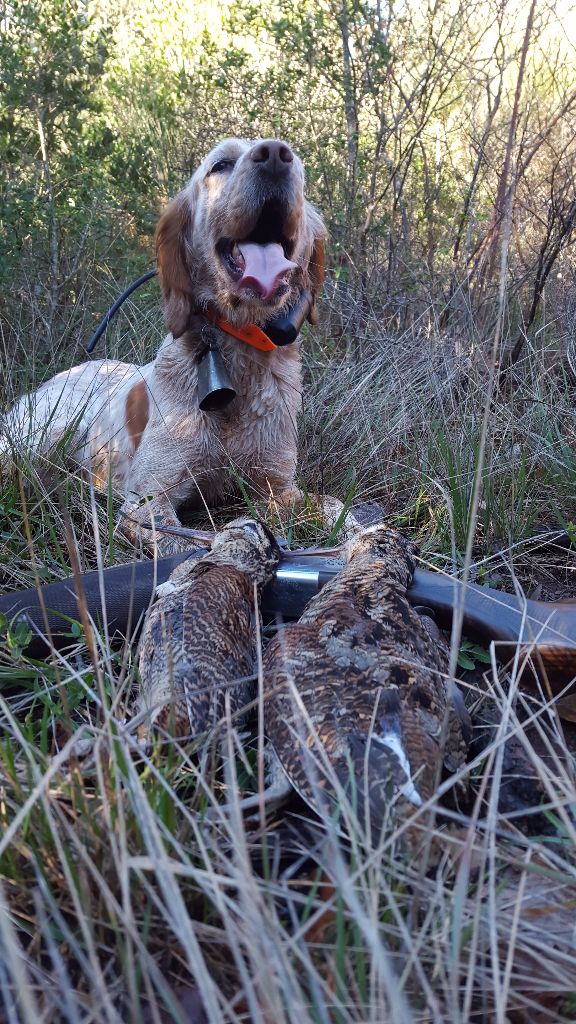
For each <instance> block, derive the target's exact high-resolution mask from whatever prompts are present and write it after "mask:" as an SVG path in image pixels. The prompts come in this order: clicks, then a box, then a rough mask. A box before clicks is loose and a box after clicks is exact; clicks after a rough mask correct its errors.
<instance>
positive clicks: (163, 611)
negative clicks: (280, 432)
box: [139, 518, 280, 739]
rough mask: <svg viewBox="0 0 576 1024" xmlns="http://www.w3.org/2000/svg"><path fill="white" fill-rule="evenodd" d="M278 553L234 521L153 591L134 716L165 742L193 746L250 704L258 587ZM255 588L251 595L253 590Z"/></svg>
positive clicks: (259, 527) (253, 526)
mask: <svg viewBox="0 0 576 1024" xmlns="http://www.w3.org/2000/svg"><path fill="white" fill-rule="evenodd" d="M279 559H280V550H279V548H278V545H277V543H276V540H275V538H274V536H273V534H272V533H271V532H270V530H269V529H268V528H267V527H266V526H264V524H263V523H261V522H256V521H255V520H253V519H245V518H241V519H235V520H234V521H233V522H231V523H229V524H228V525H227V526H226V527H225V528H224V529H223V530H222V531H221V532H220V533H217V534H216V536H215V537H214V541H213V544H212V548H211V550H210V551H209V553H208V554H206V555H204V556H203V557H202V558H200V559H198V560H196V559H188V560H187V561H185V562H182V563H181V565H179V566H178V567H177V568H176V569H175V570H174V572H173V573H172V575H171V576H170V579H169V580H168V581H167V582H166V583H163V584H162V585H161V586H160V587H158V589H157V592H156V593H157V598H158V599H157V601H156V603H155V605H154V606H153V608H152V610H151V612H150V614H149V616H148V620H147V622H146V625H145V628H144V635H143V639H142V646H141V651H140V679H141V693H140V700H139V711H140V712H141V713H142V712H144V713H147V714H146V720H145V722H144V724H143V726H142V727H141V730H140V738H141V739H144V738H145V737H146V736H147V735H148V733H149V731H150V728H151V726H152V725H154V726H156V727H158V728H161V729H163V730H165V731H166V732H167V733H169V735H171V736H176V737H180V738H194V737H196V736H199V735H201V734H202V733H205V732H206V731H208V730H210V729H211V728H212V727H213V726H214V725H216V723H217V722H218V721H219V720H220V719H221V718H222V717H223V715H224V713H225V710H226V694H229V701H230V712H231V714H235V713H236V712H239V711H240V710H241V709H242V708H243V707H245V706H246V704H247V703H248V702H249V700H250V699H251V697H252V694H253V688H254V686H253V679H254V664H255V656H256V649H255V643H256V639H255V634H256V630H255V623H256V617H257V616H258V615H259V614H260V611H259V600H260V594H261V591H262V587H263V586H264V584H265V583H267V582H268V581H269V580H270V579H271V578H272V576H273V575H274V572H275V570H276V566H277V565H278V561H279ZM255 585H256V590H255Z"/></svg>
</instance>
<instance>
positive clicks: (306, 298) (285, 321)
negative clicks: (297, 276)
mask: <svg viewBox="0 0 576 1024" xmlns="http://www.w3.org/2000/svg"><path fill="white" fill-rule="evenodd" d="M311 308H312V294H311V292H309V291H307V290H306V289H304V288H302V290H301V292H300V295H299V296H298V299H297V300H296V302H295V303H294V305H293V306H291V308H290V309H289V310H288V311H287V312H286V313H281V314H280V315H279V316H277V317H275V318H274V320H269V321H268V323H266V324H264V326H263V328H262V330H263V331H264V334H266V335H267V336H268V337H269V338H270V341H273V342H274V344H275V345H278V346H279V347H281V346H282V345H291V344H292V342H293V341H296V338H297V337H298V335H299V333H300V328H301V327H302V324H303V323H304V321H305V319H306V317H307V316H308V314H309V312H310V310H311Z"/></svg>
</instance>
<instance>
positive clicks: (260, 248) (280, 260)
mask: <svg viewBox="0 0 576 1024" xmlns="http://www.w3.org/2000/svg"><path fill="white" fill-rule="evenodd" d="M238 248H239V249H240V252H241V253H242V256H243V258H244V263H245V267H244V273H243V275H242V277H241V278H240V281H239V282H238V287H239V288H250V290H251V291H254V292H256V293H257V294H258V295H259V296H260V298H261V299H270V298H271V297H272V295H274V292H275V291H276V289H277V287H278V285H279V284H280V282H281V281H282V278H284V277H285V276H286V274H287V273H289V271H290V270H292V269H293V267H295V266H296V264H295V263H292V260H287V259H286V257H285V255H284V251H283V249H282V246H281V245H280V244H279V243H278V242H269V243H268V244H267V245H258V244H257V243H256V242H241V243H240V242H239V243H238Z"/></svg>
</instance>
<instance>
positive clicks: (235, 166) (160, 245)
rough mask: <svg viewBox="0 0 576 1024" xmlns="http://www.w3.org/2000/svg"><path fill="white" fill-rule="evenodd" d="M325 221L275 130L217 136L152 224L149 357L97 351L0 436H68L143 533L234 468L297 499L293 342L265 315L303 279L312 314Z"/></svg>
mask: <svg viewBox="0 0 576 1024" xmlns="http://www.w3.org/2000/svg"><path fill="white" fill-rule="evenodd" d="M325 235H326V231H325V226H324V223H323V220H322V218H321V216H320V215H319V214H318V213H317V212H316V210H315V209H314V208H313V206H312V205H311V204H310V202H308V200H307V199H306V198H305V194H304V168H303V165H302V162H301V161H300V159H299V158H298V157H297V156H296V154H295V153H294V152H293V150H292V149H291V148H290V146H289V145H288V144H287V143H286V142H283V141H281V140H278V139H264V140H259V141H256V142H248V141H245V140H242V139H234V138H230V139H225V140H224V141H222V142H220V143H219V144H218V145H217V146H216V147H215V148H214V149H212V151H211V152H210V153H209V154H208V155H207V156H206V158H205V159H204V160H203V161H202V163H201V164H200V166H199V167H198V169H197V170H196V172H195V173H194V175H193V176H192V178H191V179H190V181H189V182H188V184H187V185H186V186H185V187H184V189H183V190H182V191H181V192H180V193H179V195H177V196H176V198H175V199H174V200H173V201H172V202H171V203H170V204H169V206H168V207H167V209H166V210H165V211H164V213H163V214H162V216H161V217H160V220H159V223H158V226H157V230H156V250H157V259H158V269H159V274H160V281H161V286H162V292H163V296H164V309H165V319H166V325H167V328H168V330H169V332H170V333H169V334H168V335H167V337H166V338H165V339H164V341H163V343H162V345H161V346H160V348H159V350H158V353H157V355H156V358H155V359H154V361H153V362H151V363H149V364H148V365H146V366H143V367H138V366H134V365H131V364H128V363H123V362H115V361H111V360H95V361H91V362H87V363H83V364H81V365H80V366H76V367H74V368H72V369H70V370H66V371H64V372H63V373H59V374H58V375H57V376H55V377H53V378H52V379H51V380H49V381H47V382H46V383H44V384H43V385H42V386H41V387H40V388H39V389H38V391H36V392H35V393H34V394H33V395H27V396H24V397H23V398H22V399H20V401H19V402H17V403H16V405H15V406H14V407H13V408H12V409H11V410H10V412H9V413H8V415H7V417H6V419H5V425H4V433H5V439H4V449H5V450H6V446H7V445H9V447H10V450H11V452H12V457H14V453H15V454H16V456H17V454H18V451H19V450H22V448H25V449H27V450H29V451H30V450H31V451H32V452H34V453H36V454H38V455H43V456H49V454H50V451H51V450H53V449H54V446H55V445H56V444H57V443H58V441H61V440H62V439H63V438H65V439H66V444H67V445H68V443H69V440H70V439H72V443H71V445H70V447H71V452H70V458H71V461H72V462H73V464H74V465H75V466H76V467H79V468H80V469H81V470H83V471H85V472H87V473H88V474H89V475H90V476H91V479H92V481H93V482H94V485H95V486H96V487H97V488H99V489H107V488H108V487H109V486H110V484H111V485H112V488H113V490H114V491H116V492H119V493H120V494H121V495H122V497H123V506H122V512H123V516H124V528H125V532H127V533H128V536H129V537H130V539H131V540H133V541H134V543H144V544H145V546H146V547H148V548H150V547H152V546H153V544H152V541H151V540H150V531H148V530H141V527H142V526H143V524H150V523H151V522H152V521H154V522H156V523H162V524H163V525H167V526H178V525H180V519H179V512H180V511H181V510H182V508H183V507H191V508H195V507H196V508H199V507H202V506H204V507H206V508H212V507H214V506H217V505H220V504H222V503H223V502H224V501H225V500H226V499H228V498H229V497H231V496H232V495H233V494H234V492H235V491H236V489H237V486H238V480H239V479H240V480H242V481H244V482H245V484H246V486H247V487H248V489H249V490H250V491H251V492H252V493H253V494H255V495H258V496H262V497H267V498H271V497H273V498H274V499H275V500H276V501H278V502H279V503H280V504H281V505H286V504H289V503H291V502H292V501H298V499H299V497H300V494H299V491H298V488H297V486H296V482H295V474H296V449H297V437H296V420H297V416H298V413H299V411H300V407H301V395H302V381H301V366H300V357H299V348H298V343H293V344H288V345H286V346H283V347H274V345H273V344H272V343H271V342H270V341H269V339H268V338H267V336H266V335H265V332H264V331H263V330H262V329H263V328H265V326H266V324H267V323H268V322H269V321H271V320H273V319H274V317H276V316H278V315H279V314H281V313H283V312H286V311H288V310H290V309H291V308H292V307H293V306H294V304H295V303H297V301H298V298H299V296H300V295H301V292H302V289H306V290H307V291H308V292H309V293H310V294H311V300H312V301H311V306H310V309H309V312H308V320H309V321H310V322H312V323H315V322H316V309H315V300H316V296H317V295H318V292H319V291H320V288H321V286H322V281H323V278H324V244H325ZM266 342H268V345H266ZM255 345H256V346H257V347H255ZM208 350H212V351H217V352H218V353H219V359H220V360H221V364H222V365H223V366H224V367H225V371H226V373H227V376H228V378H229V380H230V383H231V388H232V390H233V391H235V392H236V397H235V398H233V400H232V401H231V402H230V404H229V405H228V406H226V407H225V408H222V409H219V410H216V411H213V412H207V411H202V410H201V409H200V408H199V398H198V367H199V364H200V362H201V360H202V358H203V357H204V356H205V354H206V352H207V351H208ZM179 546H181V542H180V541H177V540H174V538H170V537H167V536H163V537H161V538H160V539H159V540H158V541H157V543H156V544H155V547H156V550H157V551H159V552H161V553H162V554H168V553H171V552H172V551H173V550H175V549H177V548H178V547H179Z"/></svg>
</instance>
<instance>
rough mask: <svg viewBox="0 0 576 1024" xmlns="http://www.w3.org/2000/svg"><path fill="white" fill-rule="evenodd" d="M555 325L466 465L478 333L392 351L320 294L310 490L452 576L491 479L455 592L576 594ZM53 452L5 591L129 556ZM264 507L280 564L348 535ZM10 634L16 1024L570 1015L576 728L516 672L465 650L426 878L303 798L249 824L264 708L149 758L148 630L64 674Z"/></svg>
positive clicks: (379, 1022) (310, 377)
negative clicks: (139, 695) (463, 586)
mask: <svg viewBox="0 0 576 1024" xmlns="http://www.w3.org/2000/svg"><path fill="white" fill-rule="evenodd" d="M560 328H561V325H560V327H559V326H558V325H557V324H555V325H551V326H550V328H549V330H548V331H544V330H543V331H541V332H540V334H539V336H538V344H533V345H531V346H530V345H527V346H526V350H525V355H524V358H523V360H522V362H521V363H520V364H519V365H518V366H517V367H516V368H515V369H514V374H513V377H512V379H511V380H509V381H508V383H507V386H506V387H505V388H502V389H500V390H497V391H496V392H495V393H494V395H493V399H492V403H491V408H490V410H489V412H490V415H489V427H488V432H487V436H486V438H485V447H484V456H483V458H482V462H481V465H479V453H480V451H481V444H480V442H481V432H482V418H483V413H484V405H485V400H486V394H487V385H488V380H489V375H490V373H491V372H494V371H493V369H492V370H491V368H490V366H489V365H488V363H487V360H486V358H485V351H486V346H485V345H482V344H481V339H480V340H479V339H478V338H475V337H474V336H473V333H472V332H471V333H470V337H469V338H467V337H464V336H455V335H454V334H442V333H441V332H440V331H439V330H438V329H437V327H436V326H435V324H434V322H433V321H431V322H430V323H425V322H424V321H421V322H420V323H419V324H417V325H416V326H412V327H410V328H409V329H407V330H406V331H404V332H403V333H401V332H396V333H394V334H393V333H392V332H391V331H390V330H389V329H387V328H385V327H384V326H383V325H382V323H381V322H380V319H379V313H378V308H374V304H372V305H370V304H364V305H362V306H361V305H360V304H358V305H354V304H351V303H350V301H349V298H345V299H342V298H341V296H340V295H339V293H338V291H337V290H336V289H334V290H333V292H332V293H331V294H329V295H328V296H327V298H326V299H325V306H324V318H323V326H322V328H321V329H320V330H319V331H317V332H316V334H315V335H313V334H312V333H311V332H310V333H309V334H307V336H306V338H305V340H304V345H303V356H304V362H305V377H306V389H305V397H304V413H303V416H302V419H301V424H300V450H301V459H300V474H301V483H302V486H303V487H304V488H305V489H306V490H307V491H308V492H309V493H310V494H312V493H321V494H322V493H324V494H332V495H335V496H338V497H340V498H341V499H342V500H344V501H346V502H354V503H357V502H360V501H378V502H379V503H380V504H381V506H382V508H383V509H384V514H385V516H386V518H387V520H388V521H389V522H390V523H392V524H393V525H396V526H397V527H398V528H399V529H401V530H402V531H404V532H406V533H407V534H409V535H410V536H412V537H413V538H414V539H416V540H417V541H418V543H419V545H420V550H421V558H422V561H423V564H425V565H434V566H437V567H439V568H441V569H444V570H447V571H449V572H452V573H455V574H461V572H462V570H463V566H464V564H465V551H466V544H467V540H468V538H469V532H470V529H471V524H472V523H473V522H474V517H473V515H472V512H473V502H474V478H475V474H477V473H478V474H479V477H480V481H481V485H480V492H479V494H478V497H477V502H478V504H477V509H476V511H477V518H476V525H475V532H474V536H473V538H472V540H473V546H472V562H471V564H470V565H469V566H467V567H466V568H467V570H468V573H469V575H470V576H471V577H472V578H474V579H476V580H477V581H478V582H481V583H489V584H490V585H492V586H496V587H500V588H502V589H514V588H518V589H523V590H524V592H526V593H528V594H530V593H532V594H534V595H535V596H537V597H539V598H542V599H556V598H562V597H569V596H571V595H572V594H573V593H574V572H575V568H576V557H575V556H574V553H573V551H572V549H571V548H570V547H569V546H566V544H567V541H566V536H567V537H568V543H569V541H570V540H571V539H573V523H574V522H575V521H576V494H575V490H576V483H575V481H576V475H575V469H576V454H575V452H576V448H575V443H574V442H575V438H576V412H575V402H574V397H575V394H574V392H575V388H574V383H573V381H572V378H571V375H570V370H569V366H567V364H565V362H564V359H563V357H562V352H563V346H564V340H565V339H564V338H563V337H562V334H561V329H560ZM136 329H137V334H136ZM554 332H555V333H554ZM351 340H352V341H351ZM157 341H158V318H157V316H156V313H155V310H153V309H152V308H151V309H150V311H149V313H146V312H144V314H142V319H141V320H140V321H139V322H138V323H135V324H134V333H132V328H130V330H129V331H128V332H127V333H126V335H125V336H124V338H123V339H122V338H120V342H119V349H120V350H122V351H121V355H122V356H123V357H124V358H127V359H130V358H137V359H138V360H139V361H142V360H143V359H145V358H146V357H152V355H153V352H154V348H155V346H156V344H157ZM352 342H353V343H352ZM110 344H111V346H112V347H114V345H115V343H112V342H111V343H110ZM136 349H137V352H136V355H135V356H134V355H133V352H134V351H136ZM33 356H34V354H33V352H28V353H26V354H24V353H23V352H20V353H18V354H17V355H16V356H12V357H11V358H10V359H6V360H5V366H4V371H5V372H4V374H3V382H4V385H5V393H4V396H3V397H4V403H5V405H7V404H9V402H10V401H11V400H12V398H13V397H14V390H17V389H18V388H19V387H20V386H21V384H22V382H23V381H24V380H25V379H27V378H28V379H30V377H32V376H35V378H36V379H38V374H37V372H36V370H37V367H36V366H35V369H34V372H31V371H30V366H32V365H34V358H33ZM76 358H78V356H76ZM50 372H51V371H50ZM11 381H13V382H16V383H15V384H14V383H12V384H11ZM64 456H65V452H62V453H60V454H59V455H57V456H56V459H57V462H58V467H57V468H58V472H56V473H54V472H51V473H46V468H47V467H46V466H38V465H31V464H26V465H24V464H21V466H20V473H19V474H12V475H9V476H8V477H6V479H5V480H4V482H3V489H2V497H1V524H0V562H1V573H2V587H3V589H4V590H11V589H17V588H21V587H25V586H33V585H34V584H35V583H36V582H50V581H52V580H55V579H61V578H63V577H66V576H68V575H70V571H71V565H72V563H73V559H72V553H75V557H76V558H77V561H78V564H79V567H80V569H81V570H87V569H91V568H95V567H97V565H98V564H99V562H100V563H101V564H102V565H104V566H105V565H111V564H114V563H116V562H119V561H127V560H129V559H130V558H131V557H132V552H131V551H130V549H129V547H128V545H127V544H126V543H125V542H124V541H123V539H122V536H121V533H120V531H119V530H118V529H117V528H116V520H117V514H118V508H119V504H118V501H117V499H116V497H115V496H113V495H96V496H95V497H94V500H92V497H91V495H90V492H89V489H88V487H87V484H86V482H85V481H83V480H81V479H79V478H78V477H76V476H75V475H74V474H72V473H70V472H69V471H68V470H66V468H65V465H64ZM256 509H257V511H260V512H261V513H264V512H265V505H264V503H262V504H260V503H256ZM230 514H231V510H226V511H221V512H219V513H218V514H217V523H218V524H219V525H220V524H221V523H223V522H225V521H226V519H227V518H228V517H229V515H230ZM266 514H267V515H268V516H269V521H270V522H271V523H272V524H273V525H274V527H275V528H276V529H277V530H278V531H281V532H283V533H284V534H285V535H287V536H288V537H289V539H290V541H291V542H292V543H293V544H297V545H303V544H308V543H310V544H316V543H327V542H328V541H329V540H330V541H332V540H333V538H331V537H329V536H328V534H327V532H326V529H325V527H324V526H323V524H322V522H321V521H320V520H319V519H318V516H317V514H316V512H315V510H314V506H313V502H312V501H311V502H310V507H309V508H308V510H305V513H304V515H300V516H299V517H293V518H286V517H278V519H275V518H274V516H273V514H271V513H269V512H267V511H266ZM196 522H197V525H209V524H208V523H206V522H202V520H201V519H198V518H197V519H196ZM571 529H572V533H571V532H570V531H571ZM71 629H72V626H71ZM18 630H20V632H18ZM7 632H8V639H7V641H6V643H5V644H4V647H3V651H2V664H1V665H0V707H1V715H2V730H1V734H0V818H1V821H2V828H1V838H0V900H1V903H2V907H1V908H0V910H1V912H0V950H1V956H0V989H1V992H2V999H3V1011H2V1012H3V1017H2V1019H5V1020H7V1021H10V1022H11V1024H12V1022H17V1021H18V1022H20V1021H23V1022H32V1021H34V1022H36V1021H38V1020H43V1021H46V1022H48V1021H66V1022H69V1024H77V1022H79V1021H82V1022H84V1021H85V1022H88V1021H95V1022H101V1021H102V1022H116V1024H117V1022H126V1021H130V1022H132V1021H133V1022H135V1024H136V1022H138V1024H140V1022H144V1021H164V1020H170V1021H180V1022H181V1024H183V1022H184V1021H191V1020H194V1021H197V1020H201V1019H202V1018H201V1010H200V1007H201V1006H202V1007H203V1008H204V1010H203V1012H205V1014H206V1017H207V1018H208V1020H210V1021H220V1020H222V1021H241V1020H244V1021H246V1020H250V1021H258V1022H259V1021H262V1022H269V1021H272V1020H273V1021H275V1022H278V1024H280V1022H284V1021H286V1022H290V1021H294V1022H296V1021H297V1022H298V1024H303V1022H308V1021H310V1022H314V1024H318V1022H322V1024H323V1022H328V1021H330V1022H332V1021H334V1022H338V1024H347V1022H368V1021H370V1022H374V1024H384V1022H387V1021H389V1022H391V1024H392V1022H394V1024H411V1022H429V1021H430V1022H432V1021H434V1022H444V1021H445V1022H448V1021H449V1022H451V1024H467V1022H472V1021H474V1022H479V1024H480V1022H482V1024H484V1022H489V1021H495V1022H502V1024H504V1022H507V1021H511V1022H516V1021H518V1022H520V1021H522V1022H530V1024H532V1022H534V1024H537V1022H544V1021H561V1020H566V1021H568V1020H574V1019H576V955H575V952H574V924H573V922H574V920H575V917H574V907H575V900H576V889H575V871H576V835H575V831H574V824H573V811H574V803H575V799H576V793H575V788H574V760H573V750H574V740H575V734H574V730H573V727H572V726H571V725H570V724H566V723H562V722H561V721H560V719H559V718H558V716H557V714H556V711H555V709H554V705H553V702H550V701H549V700H548V699H547V696H546V693H545V691H544V690H537V691H531V692H530V691H528V690H527V689H526V687H525V684H524V683H522V682H519V675H518V665H517V664H515V663H512V664H511V665H509V666H508V668H507V669H504V668H503V667H502V666H501V665H500V664H499V663H498V662H497V660H496V655H497V652H496V651H495V650H494V649H490V650H489V651H482V652H481V653H480V654H479V653H478V651H477V650H476V651H475V650H474V648H473V646H472V645H470V644H468V645H466V643H465V644H464V645H463V654H464V655H466V652H467V653H468V665H467V667H468V668H469V667H470V664H469V663H470V659H471V660H472V662H474V663H475V665H476V668H475V670H474V671H473V672H472V671H471V672H469V673H467V674H466V675H465V677H464V681H463V685H464V688H465V691H466V700H467V704H468V705H469V708H470V710H471V713H472V717H473V723H474V740H473V743H472V746H471V752H470V757H469V762H468V764H467V765H466V767H465V769H464V771H463V772H461V773H460V777H459V778H456V779H449V780H446V781H445V782H443V783H442V785H441V787H440V790H439V792H438V795H437V797H436V798H435V799H434V808H433V809H434V810H435V812H436V815H435V821H436V824H435V826H434V827H433V828H429V829H428V831H427V832H426V831H425V832H424V833H423V835H424V841H425V842H426V843H429V842H430V841H431V839H432V836H433V835H436V836H437V837H438V836H440V837H441V846H442V851H443V852H442V856H441V858H440V863H439V864H438V866H437V867H435V868H430V869H429V870H426V857H425V855H424V853H423V855H422V858H419V859H418V862H410V861H409V860H408V859H407V858H406V856H405V855H404V854H403V852H402V846H401V842H400V837H399V836H398V835H396V834H394V833H392V834H385V835H383V836H381V837H374V836H370V834H366V832H362V830H361V829H360V828H359V826H358V824H357V823H356V826H355V827H354V823H351V824H352V827H351V828H350V829H349V834H348V837H347V838H345V837H343V835H341V834H340V832H339V831H338V829H337V828H335V827H331V826H330V825H326V826H325V827H324V828H321V827H320V826H319V824H318V823H317V822H313V821H312V820H311V814H310V812H308V811H306V810H305V809H303V807H302V806H300V805H298V804H296V805H295V806H294V805H291V806H289V807H288V808H287V809H283V808H280V809H279V810H272V811H270V810H268V811H267V812H266V813H265V814H264V816H263V815H262V814H260V815H258V814H256V815H255V817H252V818H244V817H243V815H242V811H241V808H240V806H239V799H240V796H242V795H244V794H246V793H250V792H254V791H255V790H257V785H258V781H257V780H258V775H259V771H258V756H259V751H260V744H259V742H258V736H257V724H256V716H254V719H252V720H251V724H250V725H249V727H248V728H247V729H246V730H245V731H244V732H242V733H239V732H238V731H236V730H233V729H230V730H229V732H228V734H227V737H228V738H227V739H225V740H221V741H220V745H219V748H218V749H217V751H216V753H215V754H214V756H211V757H208V756H206V753H205V749H204V748H203V747H202V745H201V744H196V745H193V746H190V745H189V746H186V747H181V746H179V745H178V744H177V743H174V742H168V741H167V739H166V738H162V737H160V738H159V739H158V741H157V742H156V744H155V745H154V746H153V747H152V748H149V749H148V748H146V749H145V748H143V747H142V746H141V745H140V744H139V743H138V742H137V739H136V730H135V724H134V721H133V719H132V717H131V712H132V707H133V701H134V694H135V691H136V689H137V686H138V672H137V652H138V639H137V637H129V638H127V639H126V641H125V642H118V643H115V644H113V645H110V644H109V643H108V642H107V641H106V639H105V637H104V636H103V635H100V634H99V633H98V631H97V630H96V629H94V638H93V639H94V644H89V645H88V644H87V643H86V637H85V636H84V634H83V632H82V630H81V628H80V627H77V628H76V631H75V633H74V632H73V635H74V636H75V640H76V646H75V647H74V648H73V649H72V650H71V651H70V652H69V653H68V654H67V655H66V657H64V656H62V655H59V654H56V655H55V656H54V657H53V658H52V659H51V660H50V661H49V662H32V661H29V660H27V659H26V658H24V657H23V655H22V649H23V647H24V646H25V641H26V636H25V635H24V634H23V633H22V628H21V627H20V626H18V624H14V625H13V626H12V627H11V628H9V629H8V631H7ZM454 642H455V643H458V642H459V638H458V637H456V638H455V639H454ZM486 659H488V662H486ZM465 664H466V662H465ZM463 793H465V794H466V795H465V796H463V795H462V794H463ZM428 811H429V808H428V809H426V812H428ZM422 820H423V821H424V817H423V816H422ZM426 820H428V819H426Z"/></svg>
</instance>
